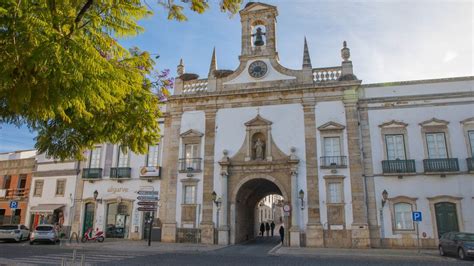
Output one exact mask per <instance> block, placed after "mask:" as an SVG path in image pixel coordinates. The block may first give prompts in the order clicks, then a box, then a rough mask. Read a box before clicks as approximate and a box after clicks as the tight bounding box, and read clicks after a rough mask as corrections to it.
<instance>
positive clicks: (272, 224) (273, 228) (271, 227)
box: [270, 221, 275, 236]
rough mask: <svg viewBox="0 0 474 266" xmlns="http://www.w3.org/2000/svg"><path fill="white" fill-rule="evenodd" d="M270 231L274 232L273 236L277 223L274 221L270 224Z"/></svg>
mask: <svg viewBox="0 0 474 266" xmlns="http://www.w3.org/2000/svg"><path fill="white" fill-rule="evenodd" d="M270 229H271V230H272V231H271V233H272V236H273V231H275V223H274V222H273V221H272V223H271V224H270Z"/></svg>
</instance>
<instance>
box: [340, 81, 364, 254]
mask: <svg viewBox="0 0 474 266" xmlns="http://www.w3.org/2000/svg"><path fill="white" fill-rule="evenodd" d="M357 105H358V91H357V86H355V87H351V88H348V89H346V90H345V91H344V107H345V112H346V126H347V127H346V129H347V142H348V143H347V146H348V148H349V169H350V175H351V176H350V178H351V179H350V181H351V194H352V216H353V223H352V228H351V232H352V247H356V248H357V247H361V248H367V247H370V236H369V228H368V222H367V209H366V205H365V183H364V182H365V181H364V177H363V174H364V172H363V164H362V157H361V146H360V144H361V136H360V130H359V113H358V109H357Z"/></svg>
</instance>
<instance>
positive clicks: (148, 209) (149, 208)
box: [138, 206, 156, 212]
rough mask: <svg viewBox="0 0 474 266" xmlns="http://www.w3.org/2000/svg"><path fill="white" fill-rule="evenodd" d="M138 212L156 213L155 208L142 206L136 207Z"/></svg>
mask: <svg viewBox="0 0 474 266" xmlns="http://www.w3.org/2000/svg"><path fill="white" fill-rule="evenodd" d="M138 211H139V212H154V211H156V207H153V206H143V207H138Z"/></svg>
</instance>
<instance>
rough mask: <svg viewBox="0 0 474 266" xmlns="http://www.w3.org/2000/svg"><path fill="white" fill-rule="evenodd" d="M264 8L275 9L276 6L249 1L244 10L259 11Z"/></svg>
mask: <svg viewBox="0 0 474 266" xmlns="http://www.w3.org/2000/svg"><path fill="white" fill-rule="evenodd" d="M264 9H275V6H272V5H269V4H264V3H258V2H257V3H248V4H247V5H246V6H245V8H244V9H243V10H242V12H252V11H259V10H264Z"/></svg>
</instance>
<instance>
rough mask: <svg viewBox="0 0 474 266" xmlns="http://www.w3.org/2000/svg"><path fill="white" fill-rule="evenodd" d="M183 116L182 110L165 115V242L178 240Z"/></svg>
mask: <svg viewBox="0 0 474 266" xmlns="http://www.w3.org/2000/svg"><path fill="white" fill-rule="evenodd" d="M181 116H182V113H180V112H172V113H171V114H170V115H168V116H165V128H164V143H163V149H164V150H165V151H166V156H164V158H163V176H162V180H161V188H160V194H161V195H160V200H161V207H160V211H159V216H160V218H161V220H162V221H163V227H162V229H161V241H163V242H176V189H177V182H178V159H179V140H180V138H179V135H180V130H181Z"/></svg>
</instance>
